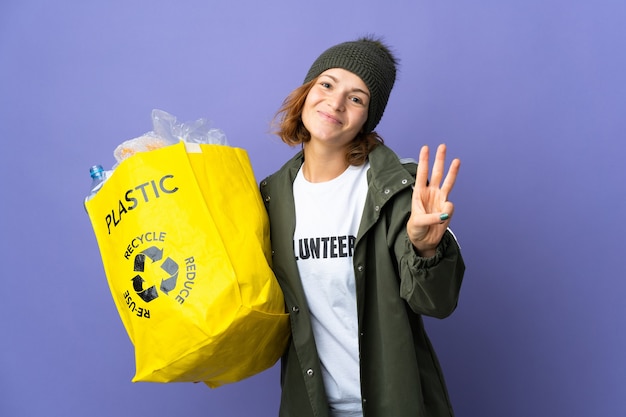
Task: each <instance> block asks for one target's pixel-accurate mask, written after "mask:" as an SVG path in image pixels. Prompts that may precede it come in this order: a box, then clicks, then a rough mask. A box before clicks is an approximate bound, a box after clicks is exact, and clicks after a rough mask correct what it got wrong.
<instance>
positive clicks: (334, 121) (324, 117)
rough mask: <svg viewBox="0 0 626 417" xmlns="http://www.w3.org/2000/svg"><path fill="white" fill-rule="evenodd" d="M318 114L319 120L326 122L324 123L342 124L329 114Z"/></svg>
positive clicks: (321, 112)
mask: <svg viewBox="0 0 626 417" xmlns="http://www.w3.org/2000/svg"><path fill="white" fill-rule="evenodd" d="M318 113H319V115H320V116H321V118H322V119H324V120H326V121H329V122H331V123H336V124H343V123H342V122H341V120H339V119H337V118H336V117H334V116H332V115H330V114H328V113H326V112H323V111H320V112H318Z"/></svg>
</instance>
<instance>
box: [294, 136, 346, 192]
mask: <svg viewBox="0 0 626 417" xmlns="http://www.w3.org/2000/svg"><path fill="white" fill-rule="evenodd" d="M308 145H310V143H307V144H305V146H304V164H303V165H302V174H303V175H304V178H306V180H307V181H309V182H325V181H330V180H332V179H334V178H337V177H338V176H339V175H341V174H343V172H344V171H345V170H346V169H347V168H348V162H346V155H345V152H338V151H331V152H328V151H326V152H320V150H319V149H316V148H315V147H314V146H308Z"/></svg>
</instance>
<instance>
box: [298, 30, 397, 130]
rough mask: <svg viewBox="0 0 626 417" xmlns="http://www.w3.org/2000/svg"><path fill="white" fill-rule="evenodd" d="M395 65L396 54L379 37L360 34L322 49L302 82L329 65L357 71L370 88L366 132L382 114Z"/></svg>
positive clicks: (374, 125)
mask: <svg viewBox="0 0 626 417" xmlns="http://www.w3.org/2000/svg"><path fill="white" fill-rule="evenodd" d="M396 65H397V60H396V58H395V57H394V56H393V54H392V53H391V51H390V50H389V48H388V47H387V46H386V45H385V44H383V43H382V41H380V40H378V39H373V38H370V37H367V38H361V39H358V40H356V41H351V42H344V43H340V44H339V45H335V46H332V47H330V48H329V49H327V50H326V51H324V52H323V53H322V54H321V55H320V56H319V57H318V58H317V59H316V60H315V62H314V63H313V65H312V66H311V69H310V70H309V72H308V74H307V75H306V78H305V79H304V83H307V82H309V81H311V80H313V79H314V78H316V77H317V76H319V75H320V74H321V73H322V72H324V71H326V70H328V69H331V68H343V69H345V70H348V71H350V72H352V73H354V74H356V75H358V76H359V77H360V78H361V79H362V80H363V82H364V83H365V85H366V86H367V88H368V89H369V90H370V104H369V110H368V117H367V120H366V122H365V125H364V126H363V129H364V130H365V133H369V132H371V131H372V130H374V128H375V127H376V126H377V125H378V122H379V121H380V118H381V117H383V112H384V111H385V106H387V101H388V100H389V94H390V93H391V89H392V88H393V83H394V82H395V80H396Z"/></svg>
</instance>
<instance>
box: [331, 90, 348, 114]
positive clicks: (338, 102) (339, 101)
mask: <svg viewBox="0 0 626 417" xmlns="http://www.w3.org/2000/svg"><path fill="white" fill-rule="evenodd" d="M328 105H329V106H330V107H331V108H332V109H333V110H335V111H343V110H345V103H344V97H343V95H342V94H339V93H336V94H332V95H330V96H329V97H328Z"/></svg>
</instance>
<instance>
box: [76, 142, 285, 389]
mask: <svg viewBox="0 0 626 417" xmlns="http://www.w3.org/2000/svg"><path fill="white" fill-rule="evenodd" d="M192 148H193V149H192ZM86 209H87V212H88V214H89V217H90V220H91V223H92V226H93V229H94V232H95V235H96V239H97V241H98V246H99V248H100V254H101V257H102V262H103V265H104V270H105V273H106V276H107V280H108V283H109V287H110V289H111V294H112V296H113V300H114V301H115V305H116V307H117V310H118V312H119V314H120V317H121V319H122V322H123V323H124V326H125V328H126V331H127V332H128V335H129V337H130V339H131V341H132V343H133V345H134V347H135V362H136V374H135V376H134V378H133V381H134V382H137V381H150V382H197V381H204V382H206V383H207V384H208V385H209V386H210V387H217V386H220V385H223V384H227V383H231V382H236V381H239V380H241V379H244V378H247V377H249V376H252V375H254V374H256V373H259V372H261V371H263V370H265V369H267V368H269V367H271V366H273V365H274V364H275V363H276V361H277V360H278V359H279V358H280V356H281V355H282V353H283V351H284V349H285V347H286V345H287V341H288V338H289V324H288V315H287V314H285V312H284V311H285V310H284V300H283V295H282V292H281V290H280V287H279V286H278V283H277V281H276V279H275V276H274V274H273V272H272V270H271V268H270V264H269V262H270V259H271V255H270V246H269V224H268V218H267V213H266V212H265V208H264V206H263V203H262V201H261V197H260V194H259V190H258V188H257V184H256V180H255V178H254V174H253V172H252V168H251V165H250V162H249V159H248V155H247V153H246V152H245V151H244V150H243V149H239V148H235V147H230V146H222V145H206V144H202V145H198V144H195V145H190V144H185V143H183V142H181V143H179V144H176V145H171V146H167V147H164V148H162V149H158V150H153V151H150V152H142V153H137V154H135V155H133V156H132V157H130V158H128V159H126V160H124V161H122V162H121V163H120V165H119V166H118V167H117V168H116V169H115V171H114V173H113V175H112V176H111V177H110V178H109V179H108V180H107V182H106V183H105V184H104V186H103V187H102V188H101V190H100V191H99V192H98V193H97V194H96V195H95V196H94V197H93V198H92V199H90V200H89V201H87V202H86Z"/></svg>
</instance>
